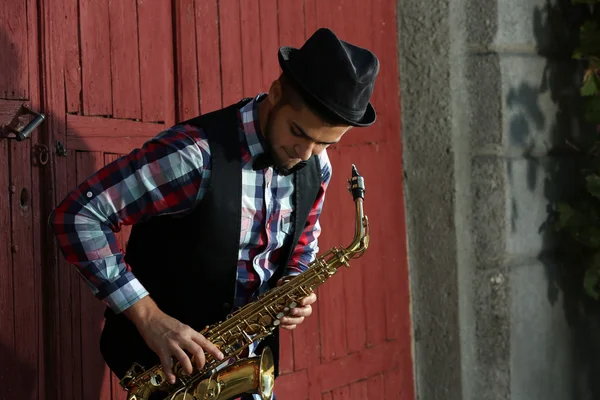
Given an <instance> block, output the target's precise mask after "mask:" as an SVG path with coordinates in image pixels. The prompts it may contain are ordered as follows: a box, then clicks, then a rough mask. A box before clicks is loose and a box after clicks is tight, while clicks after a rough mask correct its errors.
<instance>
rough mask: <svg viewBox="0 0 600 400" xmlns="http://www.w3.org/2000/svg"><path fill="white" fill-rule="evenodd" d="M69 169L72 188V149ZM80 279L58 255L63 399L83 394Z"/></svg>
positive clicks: (74, 162) (74, 181) (68, 183)
mask: <svg viewBox="0 0 600 400" xmlns="http://www.w3.org/2000/svg"><path fill="white" fill-rule="evenodd" d="M66 158H67V163H68V168H67V171H66V176H65V179H64V180H65V183H66V185H65V187H68V188H71V189H74V188H75V187H76V186H77V184H78V182H77V157H76V155H75V152H74V151H69V152H68V154H67V157H66ZM80 281H81V278H80V276H79V274H78V273H77V271H76V269H75V267H74V266H73V265H71V264H69V263H68V262H66V261H65V259H64V258H63V257H62V256H61V258H60V259H59V269H58V284H59V288H60V289H59V293H60V297H59V300H60V303H59V307H60V308H59V310H60V312H59V314H58V318H59V324H60V332H61V335H60V338H59V344H58V346H57V348H59V349H60V352H61V355H62V358H61V362H60V365H59V371H60V379H61V388H62V393H63V394H64V398H66V399H68V398H77V397H81V398H82V397H83V382H82V381H83V376H82V369H81V365H82V352H81V313H80V295H79V285H80Z"/></svg>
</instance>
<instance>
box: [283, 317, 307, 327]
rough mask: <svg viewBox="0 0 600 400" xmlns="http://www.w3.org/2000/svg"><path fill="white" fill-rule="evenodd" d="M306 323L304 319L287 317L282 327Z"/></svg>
mask: <svg viewBox="0 0 600 400" xmlns="http://www.w3.org/2000/svg"><path fill="white" fill-rule="evenodd" d="M302 321H304V317H285V318H283V320H282V321H281V323H282V325H298V324H301V323H302Z"/></svg>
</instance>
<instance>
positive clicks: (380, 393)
mask: <svg viewBox="0 0 600 400" xmlns="http://www.w3.org/2000/svg"><path fill="white" fill-rule="evenodd" d="M367 385H368V387H369V398H370V399H385V398H386V397H384V396H385V389H384V387H383V376H382V375H381V374H377V375H374V376H372V377H370V378H369V380H368V383H367Z"/></svg>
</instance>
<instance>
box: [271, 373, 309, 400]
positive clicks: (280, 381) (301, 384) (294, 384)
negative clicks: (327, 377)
mask: <svg viewBox="0 0 600 400" xmlns="http://www.w3.org/2000/svg"><path fill="white" fill-rule="evenodd" d="M274 391H275V395H276V396H277V398H278V399H294V400H307V399H308V375H307V373H306V370H304V371H297V372H294V373H291V374H285V375H279V376H278V377H277V380H275V389H274Z"/></svg>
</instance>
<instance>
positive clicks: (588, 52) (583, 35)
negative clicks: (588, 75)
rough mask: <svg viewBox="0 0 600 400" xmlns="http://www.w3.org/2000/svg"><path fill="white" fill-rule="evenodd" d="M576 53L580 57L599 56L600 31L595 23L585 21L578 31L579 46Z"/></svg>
mask: <svg viewBox="0 0 600 400" xmlns="http://www.w3.org/2000/svg"><path fill="white" fill-rule="evenodd" d="M575 52H576V53H580V54H581V55H582V56H599V55H600V29H599V28H598V24H597V23H596V21H586V22H584V23H583V25H582V26H581V28H580V31H579V46H578V47H577V49H576V51H575Z"/></svg>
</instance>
